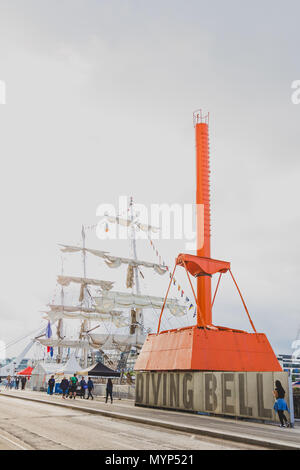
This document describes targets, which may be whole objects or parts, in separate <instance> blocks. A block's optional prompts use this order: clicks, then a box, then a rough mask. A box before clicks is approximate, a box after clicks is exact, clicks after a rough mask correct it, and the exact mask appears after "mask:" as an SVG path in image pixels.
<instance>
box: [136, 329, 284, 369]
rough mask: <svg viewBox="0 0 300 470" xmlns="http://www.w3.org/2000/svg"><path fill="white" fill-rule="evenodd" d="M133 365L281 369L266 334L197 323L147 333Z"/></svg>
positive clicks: (142, 367)
mask: <svg viewBox="0 0 300 470" xmlns="http://www.w3.org/2000/svg"><path fill="white" fill-rule="evenodd" d="M219 328H220V327H219ZM134 369H135V370H136V371H138V370H140V371H170V370H174V371H175V370H177V371H180V370H202V371H203V370H204V371H205V370H208V371H231V372H233V371H244V372H271V371H273V372H277V371H278V372H281V371H282V368H281V366H280V364H279V362H278V360H277V358H276V356H275V354H274V352H273V349H272V347H271V345H270V343H269V341H268V339H267V337H266V335H265V334H263V333H247V332H245V331H239V330H228V329H224V330H222V329H217V328H216V329H215V330H210V329H203V328H198V327H197V326H191V327H187V328H181V329H175V330H167V331H162V332H161V333H159V334H150V335H148V337H147V339H146V341H145V343H144V345H143V348H142V351H141V353H140V355H139V357H138V359H137V361H136V363H135V368H134Z"/></svg>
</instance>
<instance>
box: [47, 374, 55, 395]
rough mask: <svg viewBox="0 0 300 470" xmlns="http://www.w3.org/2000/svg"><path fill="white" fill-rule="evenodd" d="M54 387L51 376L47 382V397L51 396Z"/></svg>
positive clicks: (52, 376) (53, 380)
mask: <svg viewBox="0 0 300 470" xmlns="http://www.w3.org/2000/svg"><path fill="white" fill-rule="evenodd" d="M54 385H55V379H54V375H51V377H50V379H49V380H48V386H49V395H53V389H54Z"/></svg>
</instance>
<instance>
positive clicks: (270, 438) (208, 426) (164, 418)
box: [1, 391, 300, 449]
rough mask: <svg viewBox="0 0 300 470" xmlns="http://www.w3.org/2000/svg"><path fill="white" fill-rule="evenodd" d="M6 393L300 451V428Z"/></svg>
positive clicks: (128, 403)
mask: <svg viewBox="0 0 300 470" xmlns="http://www.w3.org/2000/svg"><path fill="white" fill-rule="evenodd" d="M4 393H5V394H6V395H7V396H11V397H16V398H17V397H19V398H22V399H26V400H31V401H32V400H34V401H35V402H36V403H44V404H48V403H51V404H52V405H59V406H60V407H63V408H65V409H69V410H79V409H80V410H81V411H82V412H86V413H89V414H94V415H101V416H103V417H106V418H113V419H114V420H116V419H118V420H123V421H127V422H134V423H135V425H136V424H137V423H138V424H140V425H146V426H148V427H149V426H156V427H160V428H167V429H169V430H170V429H171V430H172V433H173V432H175V431H176V432H184V433H189V434H192V435H195V436H206V437H209V438H217V439H221V440H222V441H224V440H228V441H230V443H232V442H240V443H243V444H245V445H248V446H249V445H250V446H251V445H252V446H253V445H254V446H262V447H269V448H275V449H300V428H294V429H282V428H279V427H277V426H274V425H271V424H262V423H253V422H246V421H240V420H234V419H228V418H219V417H211V416H199V415H195V414H189V413H184V412H174V411H167V410H158V409H155V410H154V409H151V408H141V407H135V406H134V403H133V402H132V401H129V400H124V401H123V400H122V401H119V400H118V401H116V402H115V403H114V404H113V405H110V404H107V405H106V404H105V403H104V399H103V398H102V399H97V400H94V401H91V400H89V401H88V400H81V399H80V398H77V399H76V400H73V399H72V400H70V399H67V400H62V398H61V397H57V396H51V397H50V396H48V395H47V394H46V393H41V392H30V391H10V392H1V395H3V397H4ZM169 434H170V432H169ZM230 445H231V444H230Z"/></svg>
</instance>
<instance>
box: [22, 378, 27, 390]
mask: <svg viewBox="0 0 300 470" xmlns="http://www.w3.org/2000/svg"><path fill="white" fill-rule="evenodd" d="M26 382H27V379H26V377H22V378H21V385H22V387H21V388H22V390H25V387H26Z"/></svg>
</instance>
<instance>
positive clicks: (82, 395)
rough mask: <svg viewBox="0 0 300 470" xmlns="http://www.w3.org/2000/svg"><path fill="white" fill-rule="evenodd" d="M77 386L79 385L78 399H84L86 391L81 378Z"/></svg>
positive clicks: (84, 383)
mask: <svg viewBox="0 0 300 470" xmlns="http://www.w3.org/2000/svg"><path fill="white" fill-rule="evenodd" d="M79 385H80V398H85V391H86V388H87V385H86V381H85V380H84V377H81V380H80V382H79Z"/></svg>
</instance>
